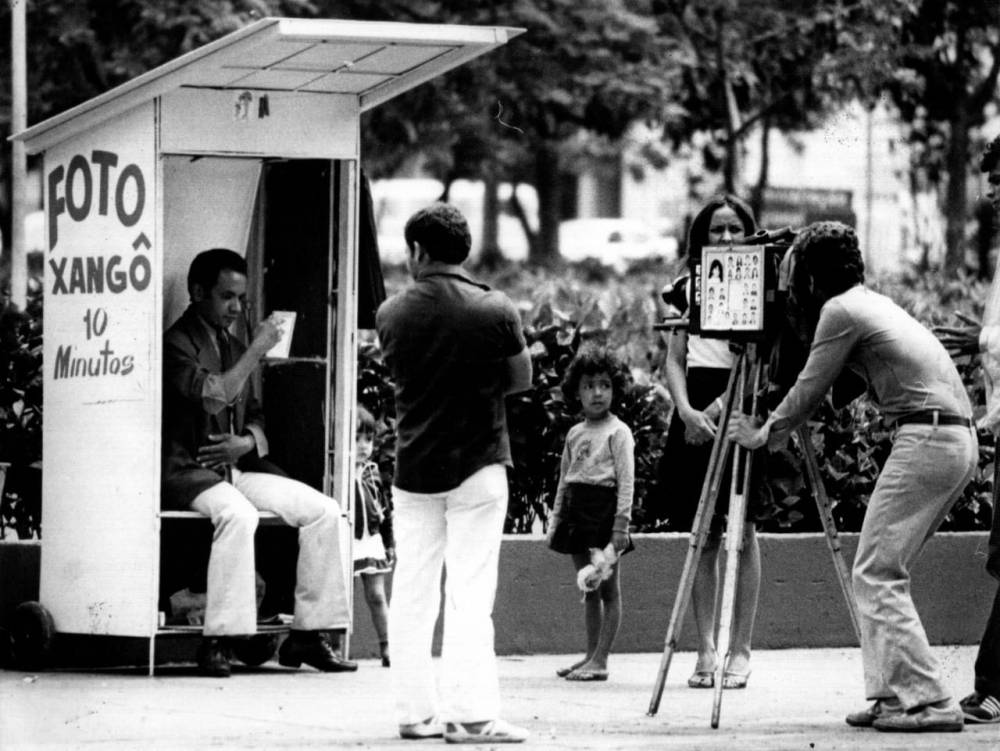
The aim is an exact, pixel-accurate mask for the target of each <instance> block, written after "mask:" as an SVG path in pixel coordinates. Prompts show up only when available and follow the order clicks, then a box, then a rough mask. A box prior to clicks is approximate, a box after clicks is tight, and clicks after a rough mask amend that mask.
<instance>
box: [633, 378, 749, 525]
mask: <svg viewBox="0 0 1000 751" xmlns="http://www.w3.org/2000/svg"><path fill="white" fill-rule="evenodd" d="M728 383H729V370H728V369H726V368H689V369H688V374H687V390H688V401H690V402H691V406H692V407H694V408H695V409H699V410H703V409H705V408H706V407H708V406H709V405H710V404H711V403H712V400H713V399H715V398H716V397H718V396H719V395H720V394H723V393H724V392H725V390H726V386H727V384H728ZM711 453H712V442H711V441H708V442H706V443H701V444H690V443H688V442H687V441H686V440H685V439H684V421H683V420H682V419H681V418H680V416H679V415H678V414H677V410H674V415H673V417H672V418H671V421H670V428H669V430H668V432H667V442H666V445H665V446H664V448H663V454H662V456H661V457H660V461H659V464H658V465H657V478H656V486H655V487H654V489H653V493H652V501H653V504H652V508H651V509H650V510H651V511H652V513H653V516H654V517H655V518H656V519H657V520H660V521H668V522H669V524H670V528H671V529H672V530H674V531H676V532H685V531H688V530H690V529H691V526H692V524H693V523H694V517H695V513H697V511H698V499H699V498H700V497H701V487H702V484H703V483H704V481H705V473H706V472H707V471H708V461H709V458H710V456H711ZM761 453H762V452H756V451H755V452H753V454H752V456H753V457H754V468H753V475H752V477H751V482H750V489H751V492H750V493H749V495H748V496H747V521H763V520H764V518H765V512H766V509H767V505H766V497H767V490H766V483H764V482H763V481H762V480H763V477H762V471H761V470H762V467H761V466H760V464H761V462H760V460H759V456H758V455H759V454H761ZM732 456H733V454H732V452H730V456H729V459H728V461H727V462H726V469H725V474H724V475H723V477H722V482H721V483H720V485H719V495H718V497H717V498H716V502H715V516H714V517H713V520H712V530H713V532H716V533H718V532H720V531H722V530H723V529H724V528H725V521H726V514H727V512H728V510H729V492H730V487H731V485H730V482H731V479H730V478H731V477H732Z"/></svg>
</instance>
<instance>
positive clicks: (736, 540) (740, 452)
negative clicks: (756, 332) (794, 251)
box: [712, 345, 760, 728]
mask: <svg viewBox="0 0 1000 751" xmlns="http://www.w3.org/2000/svg"><path fill="white" fill-rule="evenodd" d="M751 346H752V345H751ZM754 366H756V367H754V380H753V390H752V392H751V394H752V395H753V397H754V399H755V398H756V394H757V388H758V386H759V385H760V367H759V363H757V362H754ZM744 382H745V377H741V378H740V386H739V389H738V391H739V393H740V394H742V393H743V383H744ZM755 408H756V404H753V405H752V407H751V412H754V411H755ZM750 459H751V454H750V452H749V451H747V450H746V449H744V448H742V447H741V446H738V447H736V454H735V456H734V458H733V475H732V485H731V491H730V496H729V518H728V521H727V524H726V569H725V573H724V575H723V584H722V603H721V605H720V611H719V636H718V640H717V642H716V658H715V686H714V689H715V690H714V693H713V695H712V727H713V728H718V727H719V715H720V713H721V710H722V688H723V686H722V684H723V680H724V677H725V671H726V665H727V664H728V663H729V657H730V647H731V645H732V627H733V614H734V612H735V610H736V589H737V586H738V581H739V570H740V555H741V554H742V550H743V532H744V526H745V523H746V515H747V492H748V491H749V488H750V479H751V478H750V470H751V461H750Z"/></svg>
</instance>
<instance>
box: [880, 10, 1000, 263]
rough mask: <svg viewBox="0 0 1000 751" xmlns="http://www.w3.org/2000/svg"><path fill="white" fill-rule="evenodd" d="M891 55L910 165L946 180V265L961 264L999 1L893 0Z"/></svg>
mask: <svg viewBox="0 0 1000 751" xmlns="http://www.w3.org/2000/svg"><path fill="white" fill-rule="evenodd" d="M896 6H897V8H898V9H899V11H900V12H899V15H898V16H897V17H896V19H895V20H896V26H897V28H898V35H899V36H898V42H897V57H896V66H895V68H894V69H893V70H894V76H893V80H892V83H891V85H890V86H888V91H889V92H890V93H891V94H892V96H893V99H894V101H895V103H896V105H897V106H898V107H899V109H900V113H901V114H902V118H903V120H904V121H905V122H907V123H909V124H910V127H909V132H910V136H909V140H910V143H911V145H912V146H913V150H912V159H913V168H914V169H915V170H917V171H918V172H919V174H920V176H921V178H923V179H926V180H927V181H929V182H930V183H931V184H935V185H936V184H939V183H940V182H941V181H942V180H943V181H945V182H946V186H947V187H946V191H947V192H946V197H945V216H946V219H947V229H946V233H945V242H946V246H947V254H946V257H945V270H946V272H948V273H949V274H953V273H954V272H955V271H956V270H958V269H959V268H961V267H962V266H963V265H964V252H965V226H966V221H967V218H968V200H967V198H968V193H967V181H968V175H969V172H970V168H971V169H972V170H975V166H974V165H975V162H976V152H978V149H974V148H973V147H974V146H975V145H976V143H975V140H974V137H973V136H974V134H975V133H976V131H977V129H978V128H979V127H980V126H982V125H983V123H984V121H985V117H986V112H987V105H989V104H990V103H991V102H993V101H994V100H995V99H996V96H997V77H998V75H1000V4H998V3H995V2H982V1H979V0H976V1H973V2H967V1H965V0H920V1H919V2H918V1H916V0H913V1H912V2H906V3H896Z"/></svg>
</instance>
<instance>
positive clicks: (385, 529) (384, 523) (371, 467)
mask: <svg viewBox="0 0 1000 751" xmlns="http://www.w3.org/2000/svg"><path fill="white" fill-rule="evenodd" d="M375 427H376V422H375V418H374V416H373V415H372V413H371V412H369V411H368V410H367V409H365V408H364V407H362V406H360V405H359V406H358V426H357V440H356V448H355V455H354V468H355V469H354V473H355V480H354V482H355V485H356V492H355V496H354V548H353V553H354V555H353V558H354V575H355V576H360V577H361V582H362V584H364V587H365V600H366V601H367V602H368V610H369V611H370V612H371V614H372V624H373V625H374V626H375V633H376V634H377V636H378V645H379V650H380V652H381V656H382V665H383V666H384V667H389V602H388V598H387V597H386V594H385V578H386V574H388V573H389V572H390V571H392V565H393V563H395V561H396V543H395V540H394V539H393V535H392V508H391V506H390V505H389V503H388V498H387V496H386V492H385V489H384V488H383V486H382V479H381V477H380V476H379V469H378V465H377V464H375V462H373V461H370V459H371V455H372V449H373V447H374V442H375Z"/></svg>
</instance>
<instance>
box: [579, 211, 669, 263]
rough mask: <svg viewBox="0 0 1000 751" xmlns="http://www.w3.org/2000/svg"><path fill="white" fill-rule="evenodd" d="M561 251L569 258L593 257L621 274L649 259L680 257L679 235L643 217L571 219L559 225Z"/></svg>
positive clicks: (667, 260) (667, 259)
mask: <svg viewBox="0 0 1000 751" xmlns="http://www.w3.org/2000/svg"><path fill="white" fill-rule="evenodd" d="M559 252H560V254H561V255H562V257H563V258H564V259H565V260H567V261H582V260H584V259H586V258H593V259H595V260H597V261H600V262H601V263H603V264H604V265H605V266H610V267H611V268H613V269H614V270H615V271H616V272H618V273H620V274H621V273H624V272H625V271H626V270H627V269H628V267H629V265H630V264H632V263H633V262H635V261H640V260H646V259H660V260H662V261H663V262H664V263H667V262H672V261H675V260H676V259H677V238H675V237H673V236H671V235H669V234H661V233H659V232H657V231H656V229H655V228H653V227H652V226H650V225H649V224H647V223H646V222H644V221H642V220H641V219H617V218H601V219H567V220H566V221H564V222H562V223H561V224H560V225H559Z"/></svg>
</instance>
